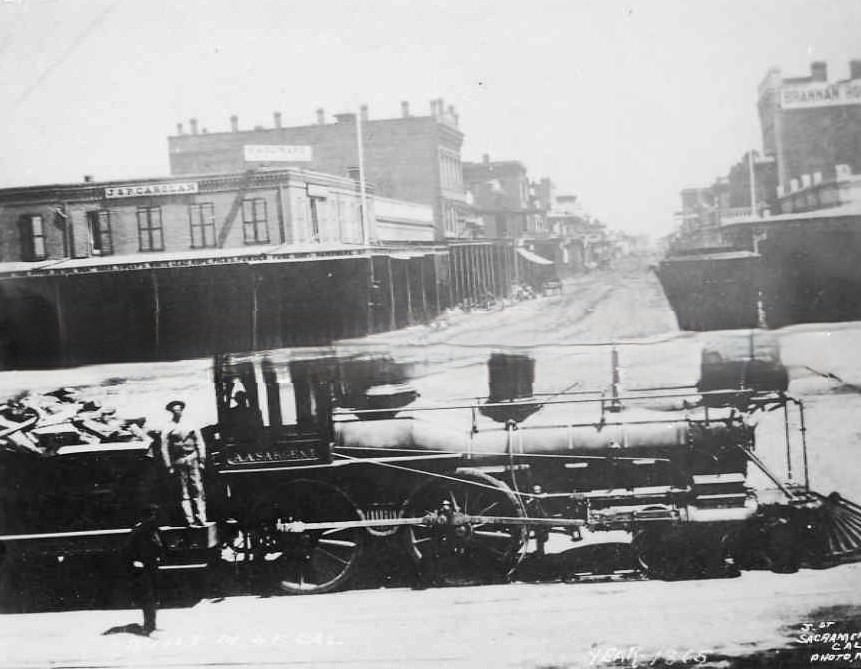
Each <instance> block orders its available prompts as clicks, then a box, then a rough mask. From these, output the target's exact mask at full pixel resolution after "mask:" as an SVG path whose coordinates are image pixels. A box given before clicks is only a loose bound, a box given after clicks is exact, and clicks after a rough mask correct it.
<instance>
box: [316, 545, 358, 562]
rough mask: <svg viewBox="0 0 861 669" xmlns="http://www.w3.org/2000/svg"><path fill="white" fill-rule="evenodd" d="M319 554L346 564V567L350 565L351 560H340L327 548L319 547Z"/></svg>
mask: <svg viewBox="0 0 861 669" xmlns="http://www.w3.org/2000/svg"><path fill="white" fill-rule="evenodd" d="M317 553H318V554H319V555H325V556H326V557H328V558H331V559H332V560H336V561H337V562H340V563H341V564H345V565H346V564H350V562H349V560H344V559H343V558H339V557H338V556H337V555H335V554H334V553H330V552H329V551H327V550H326V549H325V548H320V547H319V546H318V547H317Z"/></svg>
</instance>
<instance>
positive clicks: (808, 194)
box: [677, 60, 861, 246]
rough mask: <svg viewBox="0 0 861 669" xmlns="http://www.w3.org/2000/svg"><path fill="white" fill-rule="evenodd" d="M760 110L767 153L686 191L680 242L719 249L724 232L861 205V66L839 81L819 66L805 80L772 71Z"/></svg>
mask: <svg viewBox="0 0 861 669" xmlns="http://www.w3.org/2000/svg"><path fill="white" fill-rule="evenodd" d="M758 110H759V119H760V126H761V130H762V145H763V152H762V154H760V153H759V152H757V151H751V152H748V153H746V154H745V155H744V156H743V157H742V158H741V160H740V161H739V162H738V163H737V164H736V165H734V166H733V167H732V168H731V169H730V171H729V173H728V174H727V175H726V176H725V177H720V178H718V179H717V180H716V181H715V182H714V183H713V184H712V185H710V186H706V187H699V188H687V189H685V190H683V191H682V193H681V200H682V209H681V211H680V212H679V213H678V214H677V218H678V220H677V223H678V235H677V237H678V240H684V243H686V244H687V245H689V246H708V245H715V246H717V245H719V242H720V239H721V233H720V226H721V225H726V224H728V223H733V222H736V221H738V220H741V219H745V218H750V217H761V216H774V215H778V214H792V213H797V212H805V211H811V210H815V209H821V208H827V207H836V206H839V205H843V204H847V203H849V202H852V201H858V200H859V199H861V198H859V197H858V196H859V194H861V60H852V61H850V63H849V78H848V79H845V80H841V81H834V82H831V81H829V80H828V68H827V64H826V63H824V62H821V61H817V62H814V63H812V64H811V67H810V74H809V75H808V76H803V77H783V76H782V74H781V71H780V70H779V69H777V68H772V69H771V70H769V72H768V73H767V74H766V76H765V78H764V80H763V81H762V83H761V84H760V86H759V91H758Z"/></svg>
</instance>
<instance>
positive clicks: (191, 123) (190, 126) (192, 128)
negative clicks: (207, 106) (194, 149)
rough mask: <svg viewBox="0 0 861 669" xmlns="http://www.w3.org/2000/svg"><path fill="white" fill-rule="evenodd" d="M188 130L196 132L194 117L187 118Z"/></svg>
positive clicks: (194, 133) (193, 133)
mask: <svg viewBox="0 0 861 669" xmlns="http://www.w3.org/2000/svg"><path fill="white" fill-rule="evenodd" d="M188 131H189V132H190V133H191V134H192V135H196V134H197V119H196V118H191V119H189V120H188Z"/></svg>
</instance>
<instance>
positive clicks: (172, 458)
mask: <svg viewBox="0 0 861 669" xmlns="http://www.w3.org/2000/svg"><path fill="white" fill-rule="evenodd" d="M165 410H167V411H169V412H170V414H171V419H170V421H169V422H168V424H167V426H166V427H165V428H164V430H163V431H162V433H161V455H162V459H163V460H164V464H165V467H167V470H168V472H170V473H171V474H174V473H176V474H177V475H178V476H179V483H180V487H181V489H182V512H183V514H184V515H185V522H186V524H187V525H204V524H205V523H206V500H205V495H204V491H203V467H204V464H205V462H206V446H205V444H204V443H203V437H202V436H201V434H200V431H199V430H198V429H197V427H196V426H194V425H192V424H191V423H190V422H189V421H188V419H187V418H183V415H182V412H183V411H184V410H185V402H183V401H181V400H172V401H170V402H168V403H167V406H165Z"/></svg>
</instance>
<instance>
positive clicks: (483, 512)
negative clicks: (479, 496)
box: [475, 500, 499, 516]
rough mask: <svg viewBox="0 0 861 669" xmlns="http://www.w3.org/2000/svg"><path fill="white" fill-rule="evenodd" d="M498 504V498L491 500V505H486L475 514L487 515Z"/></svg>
mask: <svg viewBox="0 0 861 669" xmlns="http://www.w3.org/2000/svg"><path fill="white" fill-rule="evenodd" d="M497 506H499V500H496V501H495V502H491V504H490V505H489V506H486V507H484V508H483V509H482V510H481V511H479V512H478V513H477V514H475V515H477V516H485V515H487V512H488V511H490V510H491V509H493V508H494V507H497Z"/></svg>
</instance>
